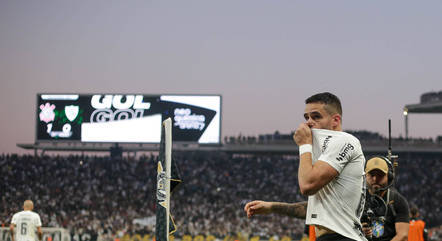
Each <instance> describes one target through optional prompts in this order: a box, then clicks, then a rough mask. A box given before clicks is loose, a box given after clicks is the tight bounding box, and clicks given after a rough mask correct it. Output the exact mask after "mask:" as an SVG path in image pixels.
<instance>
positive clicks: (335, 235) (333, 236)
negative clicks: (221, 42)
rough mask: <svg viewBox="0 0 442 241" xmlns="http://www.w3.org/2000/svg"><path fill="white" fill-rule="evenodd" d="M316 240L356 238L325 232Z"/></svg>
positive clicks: (332, 240) (339, 240) (327, 240)
mask: <svg viewBox="0 0 442 241" xmlns="http://www.w3.org/2000/svg"><path fill="white" fill-rule="evenodd" d="M316 241H354V239H351V238H347V237H345V236H342V235H340V234H338V233H328V234H323V235H321V236H319V237H318V238H316Z"/></svg>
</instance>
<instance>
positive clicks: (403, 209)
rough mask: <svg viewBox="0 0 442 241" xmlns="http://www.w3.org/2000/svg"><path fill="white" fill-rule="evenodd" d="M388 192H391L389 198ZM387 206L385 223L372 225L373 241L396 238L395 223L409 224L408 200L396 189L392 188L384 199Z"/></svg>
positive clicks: (385, 240) (377, 222)
mask: <svg viewBox="0 0 442 241" xmlns="http://www.w3.org/2000/svg"><path fill="white" fill-rule="evenodd" d="M388 192H390V194H389V197H388ZM382 198H383V200H384V201H385V204H386V205H387V215H386V216H385V223H382V222H381V221H375V222H373V223H372V228H373V236H372V240H373V241H387V240H391V239H393V237H394V236H396V227H395V223H398V222H403V223H409V221H410V216H409V213H410V212H409V209H408V202H407V200H406V199H405V198H404V197H403V196H402V195H401V194H400V193H399V192H397V191H396V190H395V189H393V188H390V189H388V191H387V192H386V193H385V195H384V196H383V197H382Z"/></svg>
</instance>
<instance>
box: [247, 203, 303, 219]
mask: <svg viewBox="0 0 442 241" xmlns="http://www.w3.org/2000/svg"><path fill="white" fill-rule="evenodd" d="M244 211H245V212H246V213H247V217H249V218H250V217H252V216H253V215H255V214H270V213H276V214H280V215H286V216H289V217H295V218H302V219H305V216H306V213H307V202H298V203H282V202H265V201H260V200H255V201H251V202H249V203H247V204H246V206H245V207H244Z"/></svg>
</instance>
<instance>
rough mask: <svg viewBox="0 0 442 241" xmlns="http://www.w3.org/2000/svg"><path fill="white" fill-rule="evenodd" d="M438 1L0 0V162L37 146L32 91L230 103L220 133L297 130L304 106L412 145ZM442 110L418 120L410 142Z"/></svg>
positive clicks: (441, 87)
mask: <svg viewBox="0 0 442 241" xmlns="http://www.w3.org/2000/svg"><path fill="white" fill-rule="evenodd" d="M441 12H442V2H441V1H435V0H433V1H431V0H430V1H424V2H418V1H409V0H405V1H314V2H311V1H294V0H290V1H261V0H248V1H243V0H235V1H229V0H227V1H191V0H186V1H149V0H142V1H141V0H133V1H114V0H94V1H56V0H52V1H49V0H41V1H25V0H1V1H0V80H1V87H0V109H1V110H2V111H1V119H0V121H1V123H0V128H1V134H0V153H19V152H22V150H20V149H19V148H18V147H16V143H33V142H34V140H35V122H36V120H35V116H36V114H35V112H36V94H37V93H143V94H220V95H222V136H237V135H239V134H241V135H255V136H256V135H258V134H269V133H274V132H275V131H276V130H278V131H279V132H281V133H289V132H290V131H292V130H294V129H295V128H296V127H297V126H298V125H299V123H300V122H302V121H303V117H302V116H303V111H304V107H305V104H304V101H305V99H306V98H307V97H309V96H311V95H312V94H315V93H318V92H323V91H329V92H332V93H334V94H336V95H337V96H339V98H340V99H341V102H342V105H343V128H344V129H346V130H369V131H374V132H379V133H380V134H382V135H384V136H386V135H388V125H387V123H388V119H391V120H392V135H393V136H404V135H405V131H404V118H403V114H402V113H403V112H402V109H403V107H404V106H405V105H407V104H415V103H419V100H420V95H421V94H423V93H426V92H431V91H442V67H441V63H442V48H441V43H442V28H441V25H442V14H441ZM438 135H442V114H411V115H409V136H411V137H425V138H427V137H432V138H435V137H436V136H438Z"/></svg>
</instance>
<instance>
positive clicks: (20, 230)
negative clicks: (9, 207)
mask: <svg viewBox="0 0 442 241" xmlns="http://www.w3.org/2000/svg"><path fill="white" fill-rule="evenodd" d="M11 223H12V224H15V240H16V241H36V240H37V234H36V232H37V227H41V220H40V216H39V215H38V214H37V213H35V212H32V211H21V212H18V213H16V214H14V216H12V221H11Z"/></svg>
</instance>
